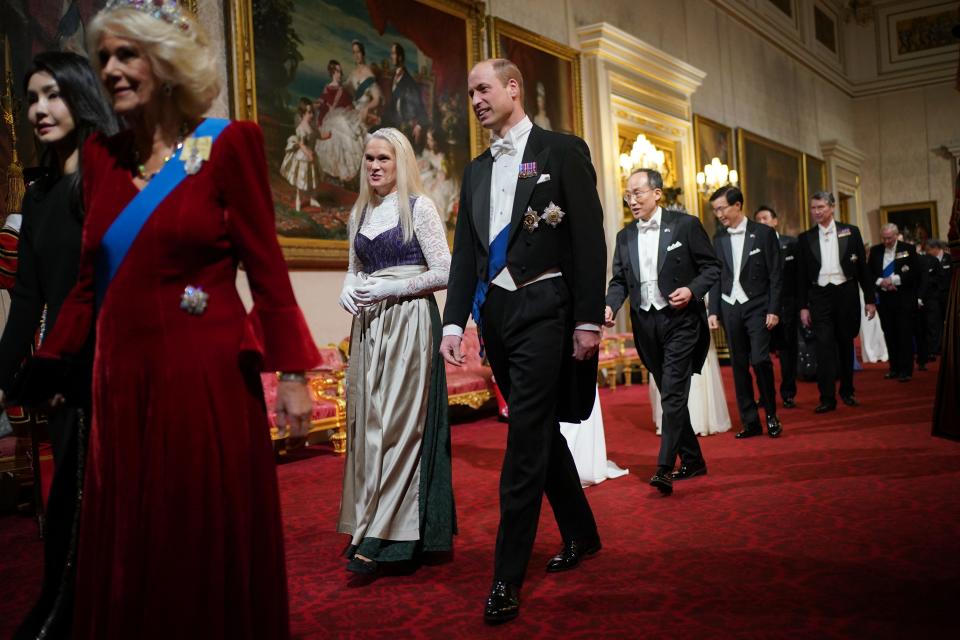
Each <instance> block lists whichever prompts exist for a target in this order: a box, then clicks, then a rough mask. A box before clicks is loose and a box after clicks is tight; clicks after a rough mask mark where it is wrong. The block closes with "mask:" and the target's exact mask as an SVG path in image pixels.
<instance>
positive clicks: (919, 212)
mask: <svg viewBox="0 0 960 640" xmlns="http://www.w3.org/2000/svg"><path fill="white" fill-rule="evenodd" d="M887 222H892V223H894V224H895V225H897V227H899V228H900V233H902V234H903V239H904V240H905V241H907V242H910V243H912V244H916V245H925V244H926V243H927V240H928V239H930V238H936V237H937V232H938V229H937V203H936V202H934V201H930V202H915V203H911V204H898V205H887V206H883V207H880V224H886V223H887Z"/></svg>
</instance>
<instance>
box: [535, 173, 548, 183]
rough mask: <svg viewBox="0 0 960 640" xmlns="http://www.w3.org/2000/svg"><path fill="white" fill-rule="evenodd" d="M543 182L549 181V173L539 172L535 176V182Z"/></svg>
mask: <svg viewBox="0 0 960 640" xmlns="http://www.w3.org/2000/svg"><path fill="white" fill-rule="evenodd" d="M544 182H550V174H549V173H541V174H540V177H539V178H537V184H543V183H544Z"/></svg>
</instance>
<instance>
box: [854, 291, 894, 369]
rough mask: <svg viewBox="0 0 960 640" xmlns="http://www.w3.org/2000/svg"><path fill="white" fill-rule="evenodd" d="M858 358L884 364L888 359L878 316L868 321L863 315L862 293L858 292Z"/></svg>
mask: <svg viewBox="0 0 960 640" xmlns="http://www.w3.org/2000/svg"><path fill="white" fill-rule="evenodd" d="M860 357H861V360H863V361H864V362H886V361H887V360H889V359H890V355H889V354H888V353H887V341H886V340H884V338H883V329H881V328H880V316H879V315H875V316H873V318H870V319H868V318H867V316H865V315H864V314H863V291H860Z"/></svg>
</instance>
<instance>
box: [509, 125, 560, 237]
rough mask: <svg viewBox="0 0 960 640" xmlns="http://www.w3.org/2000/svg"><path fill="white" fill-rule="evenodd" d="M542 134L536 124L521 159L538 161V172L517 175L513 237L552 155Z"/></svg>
mask: <svg viewBox="0 0 960 640" xmlns="http://www.w3.org/2000/svg"><path fill="white" fill-rule="evenodd" d="M542 134H543V131H542V130H541V129H540V128H539V127H537V126H536V125H534V127H533V128H532V129H531V130H530V135H529V137H528V138H527V146H526V147H525V148H524V150H523V159H522V160H521V161H520V162H521V164H527V163H530V162H536V163H537V173H536V175H531V176H530V177H528V178H521V177H520V176H519V174H518V175H517V190H516V192H515V195H514V197H513V215H512V216H511V217H510V238H511V239H512V238H513V236H515V235H516V234H517V231H519V230H520V227H521V225H520V220H521V219H522V218H523V214H524V213H526V211H527V206H528V205H529V204H530V196H531V195H533V188H534V187H536V186H537V180H539V179H540V174H541V173H542V172H543V168H544V167H545V166H546V163H547V157H549V155H550V148H549V147H547V148H543V147H542V144H543V140H542ZM564 206H566V205H564ZM541 213H542V211H537V215H539V214H541Z"/></svg>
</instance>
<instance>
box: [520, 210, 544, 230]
mask: <svg viewBox="0 0 960 640" xmlns="http://www.w3.org/2000/svg"><path fill="white" fill-rule="evenodd" d="M539 226H540V216H538V215H537V212H536V211H534V210H533V209H531V208H530V207H527V212H526V213H525V214H523V228H524V229H526V230H527V231H528V232H529V233H533V232H534V231H536V230H537V227H539Z"/></svg>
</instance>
